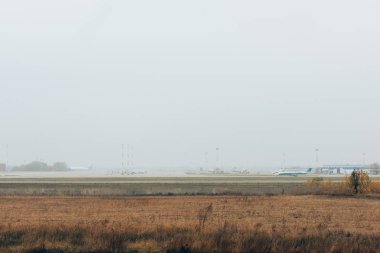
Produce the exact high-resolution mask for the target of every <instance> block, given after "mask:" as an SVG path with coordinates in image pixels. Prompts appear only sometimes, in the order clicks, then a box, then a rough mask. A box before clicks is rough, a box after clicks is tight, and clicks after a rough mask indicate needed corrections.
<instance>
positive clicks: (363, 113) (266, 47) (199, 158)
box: [0, 0, 380, 167]
mask: <svg viewBox="0 0 380 253" xmlns="http://www.w3.org/2000/svg"><path fill="white" fill-rule="evenodd" d="M379 13H380V2H379V1H375V0H372V1H369V0H363V1H353V0H349V1H347V0H345V1H343V0H336V1H327V0H326V1H323V0H322V1H312V2H311V1H301V0H300V1H291V0H290V1H280V0H278V1H248V0H247V1H240V0H234V1H232V0H231V1H222V0H215V1H197V0H195V1H174V0H173V1H165V0H162V1H154V0H152V1H100V0H92V1H91V0H66V1H51V0H35V1H26V0H25V1H18V0H14V1H2V2H1V3H0V116H1V121H0V161H1V160H3V161H4V160H7V161H8V162H9V163H11V164H20V163H23V162H25V161H27V162H28V161H32V160H43V161H47V162H53V161H67V162H68V163H69V164H70V165H83V166H87V165H89V164H94V165H95V166H98V167H104V166H120V164H121V148H120V146H121V144H122V143H130V144H131V145H132V146H133V148H134V156H135V164H136V165H140V166H194V167H195V166H200V165H203V164H204V154H205V152H208V153H209V160H210V163H212V162H214V161H215V158H214V157H215V148H216V147H219V148H220V150H221V156H222V162H223V164H224V165H231V166H232V165H234V166H248V165H249V166H274V167H275V166H280V165H281V163H282V159H283V153H285V154H286V163H287V164H289V165H313V164H314V160H315V152H314V150H315V148H319V149H320V157H321V158H320V160H321V163H361V162H362V157H363V153H366V160H367V161H368V162H372V161H380V150H379V148H378V147H379V143H380V130H379V129H380V119H379V108H380V71H379V70H380V47H379V45H380V26H379V24H380V15H378V14H379ZM6 146H8V148H6Z"/></svg>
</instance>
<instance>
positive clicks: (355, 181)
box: [348, 170, 371, 194]
mask: <svg viewBox="0 0 380 253" xmlns="http://www.w3.org/2000/svg"><path fill="white" fill-rule="evenodd" d="M370 184H371V181H370V179H369V176H368V173H367V172H365V171H363V170H354V171H353V172H352V173H351V176H350V177H349V180H348V185H349V187H350V189H351V190H352V191H353V192H354V193H355V194H358V193H367V192H369V191H370Z"/></svg>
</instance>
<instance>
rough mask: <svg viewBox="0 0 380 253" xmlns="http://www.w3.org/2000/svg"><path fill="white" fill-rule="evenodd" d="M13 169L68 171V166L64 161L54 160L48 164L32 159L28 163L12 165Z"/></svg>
mask: <svg viewBox="0 0 380 253" xmlns="http://www.w3.org/2000/svg"><path fill="white" fill-rule="evenodd" d="M12 170H13V171H69V170H70V168H69V167H68V166H67V164H66V163H64V162H56V163H54V164H53V165H48V164H47V163H44V162H38V161H34V162H31V163H28V164H24V165H20V166H16V167H13V169H12Z"/></svg>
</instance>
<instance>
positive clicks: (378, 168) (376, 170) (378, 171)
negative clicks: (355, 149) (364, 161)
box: [369, 163, 380, 175]
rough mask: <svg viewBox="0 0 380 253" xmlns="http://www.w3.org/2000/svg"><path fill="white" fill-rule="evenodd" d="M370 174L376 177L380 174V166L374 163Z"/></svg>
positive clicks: (370, 168) (370, 167)
mask: <svg viewBox="0 0 380 253" xmlns="http://www.w3.org/2000/svg"><path fill="white" fill-rule="evenodd" d="M369 172H370V173H371V174H374V175H378V174H380V164H378V163H373V164H371V165H370V166H369Z"/></svg>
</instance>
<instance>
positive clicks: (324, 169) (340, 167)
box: [319, 164, 369, 174]
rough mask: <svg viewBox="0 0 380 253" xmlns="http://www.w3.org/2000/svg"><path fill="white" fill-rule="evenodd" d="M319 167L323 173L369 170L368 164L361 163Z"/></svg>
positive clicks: (348, 172)
mask: <svg viewBox="0 0 380 253" xmlns="http://www.w3.org/2000/svg"><path fill="white" fill-rule="evenodd" d="M319 169H320V173H322V174H350V173H351V172H352V171H354V170H364V171H367V172H368V170H369V168H368V166H364V165H361V164H346V165H323V166H320V167H319Z"/></svg>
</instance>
